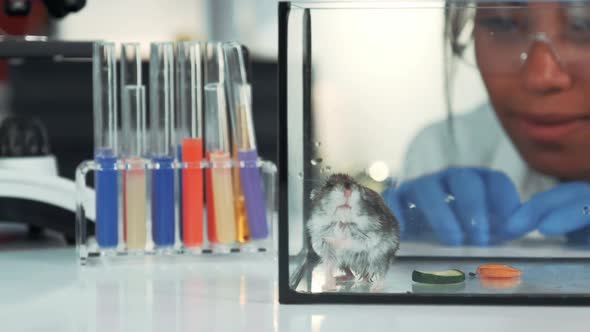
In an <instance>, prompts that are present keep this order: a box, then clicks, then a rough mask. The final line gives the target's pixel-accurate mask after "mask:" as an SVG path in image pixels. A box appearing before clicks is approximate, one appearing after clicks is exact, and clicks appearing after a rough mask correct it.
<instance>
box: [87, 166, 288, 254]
mask: <svg viewBox="0 0 590 332" xmlns="http://www.w3.org/2000/svg"><path fill="white" fill-rule="evenodd" d="M161 166H162V165H159V164H158V163H155V162H153V161H150V160H146V161H145V163H143V164H138V163H137V162H133V163H130V162H126V161H124V160H119V161H117V162H116V163H115V164H114V166H113V168H110V169H109V168H104V167H101V165H100V164H99V163H97V162H95V161H94V160H87V161H84V162H82V163H81V164H80V166H79V167H78V169H77V171H76V187H77V190H78V198H79V199H78V200H77V202H76V206H77V212H76V235H77V236H76V248H77V252H78V257H79V259H80V263H81V264H82V265H86V264H87V263H89V262H90V263H92V262H93V261H95V260H101V259H105V258H107V259H113V258H117V257H133V256H179V255H180V256H195V255H207V254H212V255H216V254H240V253H242V254H253V253H261V254H268V255H274V254H276V243H274V239H276V236H274V235H273V233H274V231H276V227H274V226H275V224H276V220H277V197H276V195H277V190H276V189H277V183H276V178H277V168H276V165H275V164H274V163H272V162H270V161H264V160H259V161H258V162H257V163H256V164H247V163H243V162H236V161H235V160H231V161H229V162H225V163H223V164H219V163H212V162H208V161H202V162H200V163H183V162H174V163H173V164H172V171H173V172H174V176H175V196H174V197H173V200H174V207H175V208H174V209H175V211H174V215H175V217H174V220H169V221H168V222H169V223H170V225H173V229H174V242H173V244H171V245H166V246H158V244H157V243H156V241H154V231H155V230H154V228H153V226H154V225H153V224H152V217H151V216H152V215H153V213H154V211H153V207H154V204H152V203H153V202H151V200H152V197H153V195H150V190H149V188H151V187H152V181H153V178H154V172H155V171H157V170H159V169H161ZM246 168H255V169H257V170H258V171H260V174H261V178H262V182H263V183H262V187H263V192H264V199H265V203H266V211H265V216H266V223H267V226H268V230H269V232H268V236H266V237H265V238H262V239H251V238H236V239H234V240H233V241H223V242H220V241H219V240H217V239H216V238H214V237H212V236H211V235H213V236H214V233H215V232H214V231H213V229H212V228H215V225H214V224H212V223H211V221H212V220H211V216H210V214H208V213H207V211H206V209H203V222H202V224H200V225H198V227H199V228H200V229H199V233H200V234H201V236H200V239H199V240H198V241H196V243H195V242H194V241H193V243H192V244H191V245H190V246H189V245H186V244H185V241H183V239H184V237H185V236H183V235H185V234H183V230H184V229H183V226H182V224H183V223H182V208H181V204H182V201H181V200H180V199H179V192H180V186H181V181H180V175H181V174H182V172H186V171H195V172H205V171H207V170H210V171H211V172H216V171H228V170H235V169H237V170H238V171H240V170H242V171H243V170H244V169H246ZM92 173H94V175H95V177H96V176H100V175H113V176H114V177H115V178H116V181H117V188H118V190H117V192H116V194H117V201H118V202H120V203H121V204H119V205H118V206H119V208H118V211H117V220H116V221H114V223H115V224H116V225H117V241H116V245H114V246H108V247H103V246H101V245H99V243H98V242H97V240H96V237H91V236H88V235H87V234H88V232H87V229H88V227H89V226H90V223H93V219H95V216H96V212H97V211H96V210H95V208H96V206H94V204H91V203H89V202H93V201H94V200H93V199H88V197H85V195H87V192H88V191H87V189H86V188H87V178H88V175H90V174H92ZM133 173H134V175H135V176H137V175H138V174H143V176H144V181H145V185H146V188H147V190H145V191H137V193H139V194H142V193H147V195H145V194H143V196H142V197H129V195H127V197H125V195H124V192H125V188H124V185H125V178H126V177H128V176H129V175H130V174H133ZM133 199H134V200H139V201H143V202H145V205H146V206H147V214H146V218H145V222H146V224H145V225H144V227H143V229H144V230H145V232H144V233H143V234H136V235H135V236H139V237H142V238H143V240H139V241H137V240H136V241H135V242H136V243H135V245H134V246H133V248H131V247H130V246H129V240H130V239H129V237H130V236H131V234H130V233H129V232H127V231H126V229H127V226H128V225H126V224H125V214H126V213H125V212H126V211H124V210H125V207H126V206H129V205H126V204H124V201H125V200H133ZM231 222H233V223H234V224H235V225H236V227H238V220H237V219H234V220H232V221H231ZM95 229H98V227H95ZM138 242H139V245H138Z"/></svg>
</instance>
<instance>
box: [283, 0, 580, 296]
mask: <svg viewBox="0 0 590 332" xmlns="http://www.w3.org/2000/svg"><path fill="white" fill-rule="evenodd" d="M279 83H280V86H279V137H280V138H279V181H280V188H281V190H280V199H279V205H280V206H279V214H280V218H279V219H280V220H279V221H280V222H279V225H280V230H279V252H280V260H279V265H280V268H279V274H280V301H281V302H282V303H320V302H331V303H341V302H342V303H343V302H348V303H356V302H367V303H383V302H390V303H410V302H412V303H457V304H461V303H497V304H502V303H505V304H515V303H521V304H574V303H586V304H588V303H590V183H589V182H588V181H590V154H588V153H587V151H588V148H589V147H590V99H589V98H588V93H587V91H589V90H588V89H590V2H587V1H571V2H565V1H517V2H514V1H510V2H508V1H495V2H483V1H476V2H473V1H453V0H449V1H446V2H445V1H431V2H427V1H408V2H400V1H362V2H360V1H359V2H351V1H319V2H315V1H314V2H311V1H307V2H305V1H301V2H300V1H291V2H281V3H280V4H279Z"/></svg>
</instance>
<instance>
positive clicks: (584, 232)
mask: <svg viewBox="0 0 590 332" xmlns="http://www.w3.org/2000/svg"><path fill="white" fill-rule="evenodd" d="M534 229H538V230H539V232H540V233H541V234H543V235H546V236H556V235H566V236H567V239H568V241H569V242H571V243H576V244H580V243H583V244H590V184H588V183H584V182H569V183H564V184H560V185H558V186H556V187H554V188H552V189H550V190H547V191H544V192H541V193H538V194H536V195H534V196H533V197H532V198H531V199H530V200H529V201H528V202H526V203H524V204H523V205H522V206H521V207H520V208H519V209H518V210H517V211H516V212H515V213H514V215H513V216H512V217H511V218H510V219H509V221H508V224H507V226H506V228H505V232H506V233H505V235H506V236H515V235H516V234H522V233H527V232H530V231H532V230H534Z"/></svg>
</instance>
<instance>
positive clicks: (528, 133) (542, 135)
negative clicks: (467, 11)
mask: <svg viewBox="0 0 590 332" xmlns="http://www.w3.org/2000/svg"><path fill="white" fill-rule="evenodd" d="M484 7H486V6H485V5H483V4H482V5H479V8H478V9H477V13H476V19H475V28H474V40H475V54H476V60H477V64H478V67H479V69H480V72H481V76H482V78H483V81H484V83H485V85H486V88H487V90H488V93H489V96H490V99H491V102H492V104H493V107H494V109H495V111H496V115H497V117H498V119H499V120H500V122H501V123H502V126H503V127H504V128H505V130H506V132H507V133H508V135H509V136H510V138H511V139H512V141H513V142H514V144H515V146H516V147H517V149H518V151H519V152H520V154H521V155H522V157H523V158H524V160H525V161H526V162H527V163H528V164H529V165H530V166H531V167H532V168H534V169H536V170H537V171H540V172H542V173H545V174H547V175H551V176H555V177H558V178H560V179H562V180H590V5H589V6H588V7H579V6H578V7H574V5H570V6H568V5H566V4H557V3H536V4H528V6H526V7H524V8H523V7H521V8H512V9H507V8H503V9H502V8H499V7H496V8H493V7H491V8H489V7H488V8H484Z"/></svg>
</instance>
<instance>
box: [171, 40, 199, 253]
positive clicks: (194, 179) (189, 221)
mask: <svg viewBox="0 0 590 332" xmlns="http://www.w3.org/2000/svg"><path fill="white" fill-rule="evenodd" d="M201 61H202V49H201V45H200V44H199V43H198V42H183V43H179V44H178V45H177V57H176V64H177V82H178V86H177V90H178V103H177V107H178V120H179V121H178V125H177V127H178V129H177V131H176V135H177V139H178V144H179V146H180V155H179V159H180V160H182V162H183V163H185V166H184V168H183V170H182V172H181V174H180V175H181V181H180V187H181V193H182V200H181V203H182V204H181V206H182V209H181V210H182V213H181V215H182V222H181V223H180V225H181V227H182V242H183V245H184V247H185V248H187V249H190V248H200V247H202V246H203V230H204V225H203V202H204V200H203V191H204V186H203V169H202V168H201V161H202V160H203V137H202V122H203V110H202V107H203V106H202V105H203V97H202V95H203V78H202V74H203V71H202V62H201Z"/></svg>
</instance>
